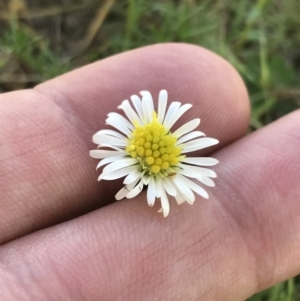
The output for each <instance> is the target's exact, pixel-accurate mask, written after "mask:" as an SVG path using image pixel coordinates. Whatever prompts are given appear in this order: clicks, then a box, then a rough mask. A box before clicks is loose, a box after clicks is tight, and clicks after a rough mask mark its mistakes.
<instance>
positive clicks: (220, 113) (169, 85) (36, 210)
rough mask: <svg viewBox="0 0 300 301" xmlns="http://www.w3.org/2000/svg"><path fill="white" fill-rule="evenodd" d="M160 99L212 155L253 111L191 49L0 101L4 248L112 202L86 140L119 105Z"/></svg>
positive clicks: (84, 73) (98, 67) (155, 49)
mask: <svg viewBox="0 0 300 301" xmlns="http://www.w3.org/2000/svg"><path fill="white" fill-rule="evenodd" d="M161 89H166V90H168V92H169V95H170V98H171V99H178V100H180V101H181V102H188V103H191V104H193V105H194V107H193V109H194V110H192V112H190V113H187V114H186V118H187V119H191V117H193V118H195V117H200V118H201V119H202V127H201V130H203V131H204V132H205V133H206V134H207V135H208V136H211V137H215V138H217V139H219V140H220V141H221V143H220V145H219V146H218V147H222V146H224V145H226V144H228V143H230V142H231V141H233V140H235V139H238V138H239V137H240V136H242V135H243V134H244V133H245V130H246V128H247V126H248V119H249V102H248V97H247V92H246V89H245V87H244V85H243V83H242V80H241V79H240V77H239V75H238V74H237V72H236V71H235V70H234V69H233V68H232V67H231V66H230V65H229V64H228V63H227V62H226V61H225V60H223V59H222V58H220V57H219V56H217V55H215V54H213V53H211V52H209V51H208V50H205V49H203V48H200V47H196V46H191V45H183V44H165V45H155V46H149V47H145V48H142V49H138V50H134V51H130V52H127V53H124V54H121V55H117V56H114V57H111V58H108V59H106V60H103V61H101V62H98V63H95V64H91V65H89V66H86V67H83V68H81V69H79V70H76V71H73V72H71V73H68V74H66V75H63V76H61V77H58V78H56V79H54V80H51V81H49V82H47V83H44V84H42V85H40V86H38V87H37V88H36V89H35V90H31V91H19V92H14V93H9V94H5V95H2V96H1V101H0V137H1V140H2V141H5V144H2V145H1V148H0V153H1V156H0V157H1V159H0V160H1V161H0V178H1V181H0V200H1V201H0V228H1V229H2V231H1V233H0V243H1V242H2V243H3V242H5V241H8V240H11V239H14V238H16V237H19V236H21V235H24V234H26V233H30V232H32V231H36V230H38V229H41V228H43V227H47V226H50V225H53V224H55V223H59V222H61V221H64V220H67V219H70V218H73V217H75V216H78V215H80V214H83V213H85V212H88V211H91V210H93V209H94V208H96V207H100V206H103V205H104V204H108V203H110V202H112V201H114V195H115V194H116V191H117V189H119V188H120V186H119V187H118V185H121V183H120V182H119V184H118V182H116V183H115V184H112V183H109V185H108V183H106V182H103V183H100V184H99V183H97V181H96V172H95V165H96V164H95V162H94V161H93V160H92V159H91V158H90V157H89V155H88V153H89V150H90V149H92V148H94V146H93V145H92V142H91V137H92V135H93V134H94V133H95V132H96V131H97V130H99V129H101V128H102V127H103V126H104V122H105V116H106V115H107V113H109V112H110V111H113V110H115V108H116V107H117V106H118V105H119V104H120V103H121V101H122V100H123V99H124V98H126V97H129V96H130V95H131V94H135V93H137V92H139V91H140V90H149V91H151V92H152V93H153V95H157V93H158V91H159V90H161Z"/></svg>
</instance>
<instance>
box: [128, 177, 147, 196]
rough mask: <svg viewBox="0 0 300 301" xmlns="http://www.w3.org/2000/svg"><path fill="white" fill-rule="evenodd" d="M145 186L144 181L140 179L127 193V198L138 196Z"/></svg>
mask: <svg viewBox="0 0 300 301" xmlns="http://www.w3.org/2000/svg"><path fill="white" fill-rule="evenodd" d="M143 186H144V184H143V181H140V183H139V184H138V185H136V186H135V187H134V188H133V189H132V190H130V192H129V193H127V195H126V198H127V199H132V198H134V197H136V196H137V195H138V194H140V192H141V191H142V190H143Z"/></svg>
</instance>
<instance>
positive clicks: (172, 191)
mask: <svg viewBox="0 0 300 301" xmlns="http://www.w3.org/2000/svg"><path fill="white" fill-rule="evenodd" d="M163 185H164V189H165V190H166V192H167V193H168V194H169V195H172V196H176V189H175V187H174V186H173V184H172V182H171V181H170V180H169V179H168V178H164V179H163Z"/></svg>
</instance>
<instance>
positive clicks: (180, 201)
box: [175, 187, 185, 205]
mask: <svg viewBox="0 0 300 301" xmlns="http://www.w3.org/2000/svg"><path fill="white" fill-rule="evenodd" d="M175 189H176V196H175V199H176V202H177V204H178V205H181V204H183V203H184V202H185V199H184V196H183V195H182V194H181V192H180V191H179V190H178V189H177V187H176V188H175Z"/></svg>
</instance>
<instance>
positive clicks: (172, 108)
mask: <svg viewBox="0 0 300 301" xmlns="http://www.w3.org/2000/svg"><path fill="white" fill-rule="evenodd" d="M180 105H181V103H180V102H178V101H174V102H172V103H171V104H170V106H169V109H168V111H167V114H166V117H165V120H164V123H163V125H164V126H166V124H169V123H170V120H171V119H172V117H173V116H174V115H175V114H176V112H177V110H178V109H179V107H180Z"/></svg>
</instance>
